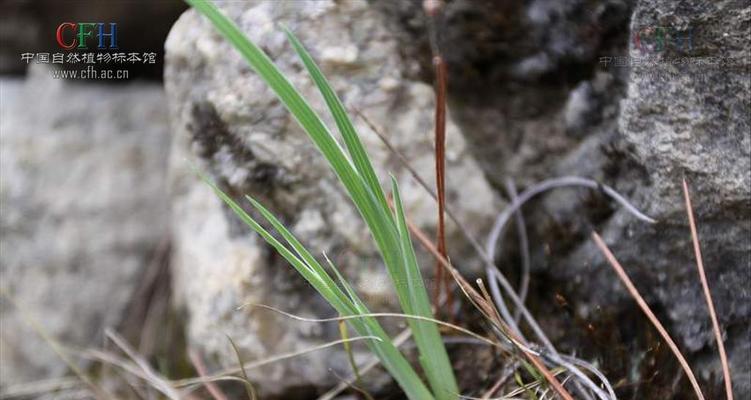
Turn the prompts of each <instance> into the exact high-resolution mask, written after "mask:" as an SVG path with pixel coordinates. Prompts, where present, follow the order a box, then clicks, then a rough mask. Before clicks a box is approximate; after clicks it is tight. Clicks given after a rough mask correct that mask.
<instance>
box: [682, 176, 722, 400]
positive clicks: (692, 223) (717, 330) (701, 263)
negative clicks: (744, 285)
mask: <svg viewBox="0 0 751 400" xmlns="http://www.w3.org/2000/svg"><path fill="white" fill-rule="evenodd" d="M683 196H684V197H685V199H686V213H688V225H689V227H690V228H691V240H692V241H693V242H694V254H695V255H696V268H697V269H698V270H699V278H700V279H701V286H702V288H703V289H704V297H705V298H706V301H707V307H708V308H709V316H710V317H711V318H712V330H714V336H715V340H717V349H718V351H719V352H720V362H721V364H722V374H723V376H724V378H725V393H726V395H727V399H728V400H733V382H732V381H731V379H730V367H728V356H727V354H726V353H725V345H724V344H723V343H722V332H721V331H720V324H719V322H717V313H716V312H715V308H714V301H713V300H712V292H710V291H709V284H708V283H707V275H706V274H705V273H704V261H703V260H702V257H701V247H700V246H699V234H698V233H697V232H696V222H695V221H694V208H693V207H692V206H691V196H690V195H689V194H688V184H687V183H686V179H685V178H684V179H683Z"/></svg>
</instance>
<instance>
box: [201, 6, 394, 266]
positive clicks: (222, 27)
mask: <svg viewBox="0 0 751 400" xmlns="http://www.w3.org/2000/svg"><path fill="white" fill-rule="evenodd" d="M186 1H187V2H188V3H189V4H191V5H192V6H193V7H194V8H195V9H196V10H198V11H199V12H201V13H202V14H204V15H205V16H206V17H207V18H208V19H209V20H210V21H211V22H212V23H213V24H214V26H215V27H216V28H217V30H219V32H221V33H222V34H223V35H224V36H225V37H226V38H227V40H229V41H230V43H232V45H233V46H234V47H235V48H236V49H237V50H238V51H239V52H240V54H242V55H243V57H244V58H245V59H246V60H247V61H248V64H249V65H250V66H251V68H252V69H253V70H255V71H256V73H258V75H259V76H260V77H261V79H263V80H264V81H265V82H266V84H268V86H269V87H270V88H271V89H272V90H273V91H274V93H276V95H277V97H278V98H279V99H280V100H281V102H282V103H283V104H284V105H285V107H287V109H288V110H289V111H290V113H291V114H292V115H293V116H294V118H295V119H296V120H297V121H298V123H299V124H300V126H302V128H303V129H304V130H305V132H306V133H307V134H308V136H309V137H310V138H311V140H312V141H313V143H314V144H315V145H316V147H317V148H318V150H319V151H320V152H321V153H322V154H323V156H324V157H325V158H326V159H327V160H328V162H329V164H330V166H331V168H332V169H333V170H334V172H335V173H336V175H337V177H338V178H339V180H340V181H341V182H342V184H343V185H344V187H345V188H346V189H347V192H348V193H349V195H350V197H351V198H352V201H353V202H354V204H355V206H356V207H357V209H358V211H359V212H360V214H361V215H362V217H363V219H364V220H365V222H366V223H367V224H368V226H369V228H370V232H371V235H373V238H374V239H375V241H376V243H377V244H378V248H379V250H380V251H381V254H382V255H383V257H384V260H385V261H386V264H387V266H393V265H394V263H395V260H398V258H399V256H398V254H397V253H395V252H393V251H392V249H393V245H394V243H397V242H395V241H394V239H393V237H394V235H395V230H396V227H395V226H394V223H393V220H392V219H391V217H390V215H389V213H388V210H386V209H384V208H383V206H382V205H381V204H379V200H378V199H377V198H376V197H375V196H374V195H373V192H372V190H371V189H370V187H369V185H368V183H366V181H365V180H364V178H363V177H362V176H361V175H360V174H359V172H358V170H357V169H356V168H355V166H354V165H353V163H352V161H350V159H349V158H347V156H346V154H345V153H344V150H343V149H342V148H341V146H340V145H339V143H338V142H337V141H336V140H335V139H334V137H333V136H332V135H331V133H330V132H329V130H328V128H326V126H325V125H324V123H323V122H322V121H321V119H320V117H319V116H318V115H317V114H316V113H315V112H314V111H313V109H312V108H311V107H310V105H309V104H308V103H307V102H306V101H305V99H304V98H303V97H302V96H301V95H300V94H299V93H298V91H297V90H296V89H295V88H294V86H292V84H291V83H290V82H289V80H287V78H285V77H284V75H283V74H282V73H281V72H280V71H279V70H278V69H277V68H276V66H275V65H274V64H273V63H272V62H271V60H270V59H269V57H268V56H267V55H266V54H265V53H264V52H263V51H261V49H259V48H258V46H256V45H255V44H253V43H252V42H251V41H250V40H248V38H247V37H245V35H244V34H243V33H242V31H240V29H239V28H238V27H237V25H235V24H234V23H233V22H232V21H230V20H229V19H228V18H227V17H225V16H224V15H223V14H222V13H221V12H220V11H219V10H218V9H217V8H216V7H215V6H214V5H213V4H212V3H211V2H209V1H201V0H186ZM390 268H391V267H390ZM389 272H390V273H397V272H396V270H395V269H394V268H391V270H390V271H389Z"/></svg>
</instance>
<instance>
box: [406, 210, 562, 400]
mask: <svg viewBox="0 0 751 400" xmlns="http://www.w3.org/2000/svg"><path fill="white" fill-rule="evenodd" d="M408 226H409V229H410V231H411V232H412V233H413V234H414V235H415V237H416V238H418V240H419V241H420V243H421V244H422V245H423V247H425V249H426V250H428V251H429V252H430V253H431V254H433V257H435V258H436V259H437V260H438V261H439V262H440V263H441V264H442V265H443V266H444V267H445V268H446V269H447V270H448V271H449V273H451V275H452V276H453V278H454V280H455V281H456V282H457V284H458V285H459V287H460V288H461V289H462V290H463V291H464V293H465V295H466V296H467V298H469V299H470V300H474V302H475V303H476V304H477V306H478V309H479V310H480V311H483V310H484V313H485V315H486V317H487V318H488V320H489V321H491V322H493V323H494V324H495V325H496V327H497V328H498V329H499V330H500V331H502V332H504V334H505V335H507V337H508V339H509V340H511V341H512V342H513V343H514V344H515V345H516V346H518V348H519V349H521V350H522V354H524V356H525V357H526V358H527V360H528V361H529V362H530V363H531V364H532V365H533V366H534V367H535V369H537V370H538V371H539V372H540V373H541V374H542V375H543V376H544V377H545V379H546V380H547V382H548V383H549V384H550V385H551V386H552V387H553V389H554V390H555V391H556V393H558V395H560V396H561V397H562V398H563V399H565V400H573V397H571V394H570V393H569V392H568V391H567V390H566V389H565V388H564V387H563V385H562V384H561V382H559V381H558V379H556V377H555V376H554V375H553V374H552V373H551V372H550V370H548V368H547V367H546V366H545V364H544V363H543V362H542V360H540V358H539V355H538V354H537V353H535V352H533V351H529V349H528V348H527V347H526V346H525V345H524V344H523V343H522V342H521V340H520V339H519V337H518V336H517V335H516V333H514V332H512V331H510V330H509V329H508V327H507V326H506V324H505V323H504V322H503V321H502V320H498V319H497V318H494V317H491V315H494V314H495V312H494V310H495V307H493V305H492V304H491V303H488V302H487V301H485V299H484V298H483V297H482V295H480V294H479V293H478V292H477V291H476V290H475V289H474V288H472V286H471V285H469V284H468V283H467V282H466V281H465V280H464V278H463V277H462V276H461V275H460V274H459V272H458V271H456V269H454V267H453V266H452V265H451V263H449V262H448V260H446V259H445V258H444V257H443V256H441V254H440V253H439V252H438V250H437V249H436V248H435V246H433V244H432V243H430V240H428V239H427V237H426V236H425V234H424V233H423V232H422V231H421V230H420V229H419V228H417V227H416V226H414V224H411V223H409V224H408Z"/></svg>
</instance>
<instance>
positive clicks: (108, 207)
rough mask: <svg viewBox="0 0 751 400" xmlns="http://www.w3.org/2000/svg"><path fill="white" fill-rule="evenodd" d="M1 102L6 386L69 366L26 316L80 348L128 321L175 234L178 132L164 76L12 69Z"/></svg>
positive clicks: (1, 326) (1, 329) (1, 345)
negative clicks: (142, 283)
mask: <svg viewBox="0 0 751 400" xmlns="http://www.w3.org/2000/svg"><path fill="white" fill-rule="evenodd" d="M0 102H1V103H2V115H1V116H0V143H1V145H0V154H1V157H0V160H1V162H0V229H1V230H0V232H1V233H0V254H2V257H0V275H1V276H2V279H0V284H1V287H2V290H3V300H2V303H0V308H1V311H2V312H1V313H0V315H1V316H0V336H2V340H1V341H0V381H2V383H3V385H9V384H12V383H19V382H26V381H33V380H40V379H44V378H49V377H59V376H60V375H62V374H63V373H64V372H65V371H66V369H67V367H66V366H65V364H64V363H63V362H62V361H61V360H60V359H59V358H58V356H57V355H55V353H54V352H53V351H52V349H51V347H50V346H49V345H48V344H47V343H45V342H44V341H43V340H42V339H41V338H40V337H39V335H38V334H37V332H35V331H34V330H33V329H31V328H30V327H29V326H28V325H27V324H26V323H25V322H24V319H25V318H30V319H33V320H35V321H37V322H38V323H39V324H40V325H41V326H43V328H44V330H46V331H47V332H48V333H49V334H51V335H52V336H53V337H55V338H57V339H58V340H59V341H60V342H61V343H63V344H64V345H67V346H74V347H87V346H96V344H97V343H101V338H102V331H103V328H104V327H106V326H114V325H116V324H117V323H118V322H119V321H120V318H121V317H122V316H123V312H124V310H125V308H126V306H127V305H128V303H129V301H130V297H131V295H132V293H133V290H134V288H135V287H136V285H137V283H138V279H139V276H140V272H141V271H142V270H143V267H144V266H145V265H146V263H147V262H148V261H149V260H150V259H151V258H152V257H153V251H154V248H155V247H156V245H157V243H158V242H159V240H160V239H162V238H164V236H165V235H166V234H167V232H168V231H167V212H166V210H167V198H166V196H165V176H166V154H167V151H168V146H167V145H168V142H169V135H168V133H167V113H166V107H165V106H164V96H163V93H162V90H161V89H160V88H159V87H158V86H157V85H144V84H132V85H119V86H108V85H98V84H76V83H68V82H65V81H61V80H53V79H52V78H51V76H50V72H49V71H48V70H46V69H38V70H32V72H31V73H30V75H29V77H28V79H27V80H25V81H22V80H8V79H3V80H2V81H1V82H0ZM6 294H7V295H9V296H11V297H12V298H13V299H14V300H15V301H16V302H17V303H18V304H19V305H20V306H21V307H22V309H21V310H20V309H17V308H15V307H13V306H12V305H11V303H10V302H8V301H7V299H6V298H5V297H4V296H5V295H6Z"/></svg>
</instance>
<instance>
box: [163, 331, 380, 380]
mask: <svg viewBox="0 0 751 400" xmlns="http://www.w3.org/2000/svg"><path fill="white" fill-rule="evenodd" d="M360 340H381V339H380V338H378V337H377V336H356V337H351V338H349V339H347V340H344V339H339V340H332V341H330V342H327V343H324V344H320V345H317V346H312V347H308V348H305V349H302V350H298V351H293V352H289V353H282V354H277V355H275V356H272V357H268V358H264V359H260V360H256V361H250V362H247V363H245V365H244V367H245V369H253V368H259V367H263V366H265V365H269V364H273V363H275V362H279V361H283V360H288V359H290V358H295V357H299V356H301V355H305V354H308V353H313V352H315V351H318V350H323V349H327V348H330V347H334V346H337V345H340V344H342V343H344V342H356V341H360ZM240 372H241V368H240V367H239V366H237V367H234V368H228V369H225V370H223V371H220V372H217V373H214V374H212V375H209V376H207V377H205V378H188V379H180V380H176V381H172V382H171V383H172V385H174V386H175V387H186V386H193V385H202V384H203V383H204V382H207V381H216V380H232V381H238V380H239V381H242V379H239V378H237V377H234V376H231V375H234V374H238V373H240Z"/></svg>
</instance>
